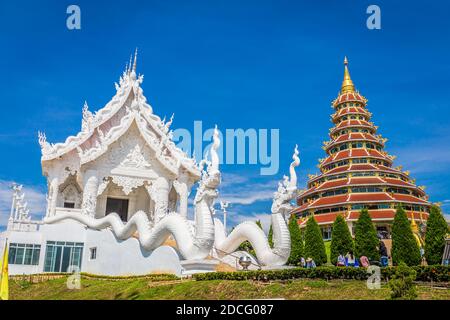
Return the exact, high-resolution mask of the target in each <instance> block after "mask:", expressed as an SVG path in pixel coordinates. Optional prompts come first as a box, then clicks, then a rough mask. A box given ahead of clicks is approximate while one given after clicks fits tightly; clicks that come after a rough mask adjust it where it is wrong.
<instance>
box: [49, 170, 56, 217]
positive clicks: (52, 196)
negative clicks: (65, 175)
mask: <svg viewBox="0 0 450 320" xmlns="http://www.w3.org/2000/svg"><path fill="white" fill-rule="evenodd" d="M58 188H59V179H58V177H53V178H51V180H50V187H49V189H48V196H49V201H48V209H47V213H48V216H49V217H52V216H54V215H55V214H56V204H57V200H58Z"/></svg>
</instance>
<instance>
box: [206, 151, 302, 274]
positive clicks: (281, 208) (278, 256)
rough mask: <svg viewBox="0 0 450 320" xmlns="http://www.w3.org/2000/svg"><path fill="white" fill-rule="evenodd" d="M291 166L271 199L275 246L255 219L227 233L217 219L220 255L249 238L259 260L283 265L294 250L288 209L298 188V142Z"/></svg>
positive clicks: (218, 251)
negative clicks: (227, 234) (288, 222)
mask: <svg viewBox="0 0 450 320" xmlns="http://www.w3.org/2000/svg"><path fill="white" fill-rule="evenodd" d="M292 159H293V160H294V161H292V163H291V165H290V167H289V173H290V176H291V177H290V179H289V178H288V177H287V176H284V178H283V182H279V183H278V190H277V191H276V192H275V193H274V198H273V203H272V210H271V211H272V216H271V222H272V228H273V243H274V246H273V248H271V247H270V245H269V242H268V239H267V236H266V234H265V233H264V231H263V230H262V229H261V228H260V227H259V226H258V225H257V224H256V223H255V222H252V221H245V222H243V223H241V224H239V225H237V226H236V227H235V228H234V229H233V231H232V232H231V233H230V235H229V236H228V237H227V236H226V233H225V228H224V226H223V224H222V222H221V221H220V220H219V219H214V224H215V243H214V247H215V248H216V249H217V250H216V252H217V255H218V256H219V257H221V256H224V255H227V254H230V253H232V252H234V251H235V250H236V249H237V248H238V247H239V245H240V244H241V243H243V242H244V241H249V242H250V244H251V245H252V247H253V249H254V250H255V253H256V258H257V259H258V262H259V263H260V264H262V265H264V266H282V265H284V264H285V263H286V262H287V260H288V258H289V255H290V252H291V237H290V234H289V229H288V226H287V222H286V221H287V219H288V217H289V212H290V211H291V210H292V206H291V204H290V202H291V200H292V199H294V198H295V196H296V191H297V175H296V173H295V167H297V166H298V165H299V164H300V159H299V157H298V149H297V146H295V150H294V155H293V156H292Z"/></svg>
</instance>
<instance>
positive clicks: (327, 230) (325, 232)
mask: <svg viewBox="0 0 450 320" xmlns="http://www.w3.org/2000/svg"><path fill="white" fill-rule="evenodd" d="M321 229H322V238H323V240H330V239H331V226H325V227H322V228H321Z"/></svg>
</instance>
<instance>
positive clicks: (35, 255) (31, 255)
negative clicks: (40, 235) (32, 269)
mask: <svg viewBox="0 0 450 320" xmlns="http://www.w3.org/2000/svg"><path fill="white" fill-rule="evenodd" d="M40 254H41V245H39V244H24V243H11V244H10V245H9V256H8V263H9V264H22V265H35V266H37V265H38V264H39V255H40Z"/></svg>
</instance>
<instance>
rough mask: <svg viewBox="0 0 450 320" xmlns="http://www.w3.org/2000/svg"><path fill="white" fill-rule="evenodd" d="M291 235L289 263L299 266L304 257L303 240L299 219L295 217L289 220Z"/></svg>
mask: <svg viewBox="0 0 450 320" xmlns="http://www.w3.org/2000/svg"><path fill="white" fill-rule="evenodd" d="M288 227H289V234H290V235H291V255H290V256H289V259H288V261H287V263H288V264H290V265H294V266H295V265H299V264H300V259H301V257H302V256H303V239H302V233H301V231H300V228H299V227H298V223H297V218H296V216H295V215H293V216H292V217H291V218H290V219H289V225H288Z"/></svg>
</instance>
